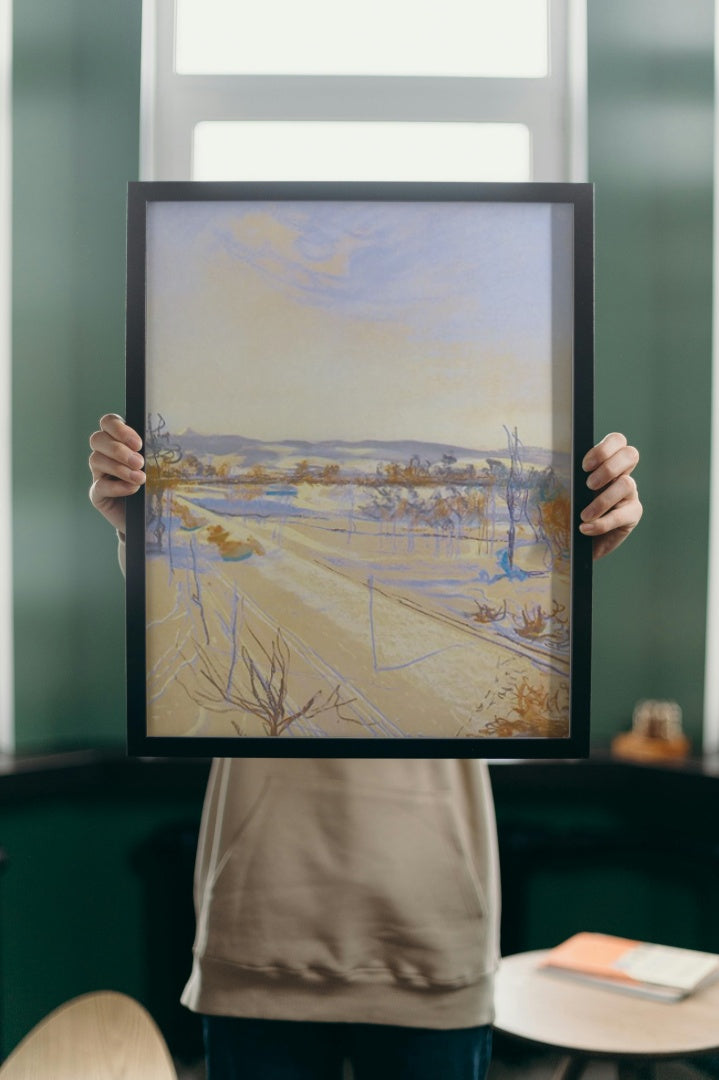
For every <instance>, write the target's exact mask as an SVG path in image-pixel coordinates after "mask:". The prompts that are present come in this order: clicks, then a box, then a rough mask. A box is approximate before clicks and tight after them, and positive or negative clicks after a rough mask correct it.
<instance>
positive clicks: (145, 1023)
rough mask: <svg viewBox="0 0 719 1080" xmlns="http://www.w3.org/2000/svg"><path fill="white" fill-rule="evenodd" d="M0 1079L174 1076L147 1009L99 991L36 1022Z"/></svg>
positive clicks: (168, 1079)
mask: <svg viewBox="0 0 719 1080" xmlns="http://www.w3.org/2000/svg"><path fill="white" fill-rule="evenodd" d="M0 1080H177V1072H176V1071H175V1066H174V1065H173V1062H172V1058H171V1057H170V1053H169V1050H168V1049H167V1044H166V1043H165V1040H164V1039H163V1037H162V1033H161V1032H160V1029H159V1028H158V1026H157V1024H156V1023H155V1021H154V1020H153V1019H152V1017H151V1016H150V1014H149V1013H148V1012H147V1010H146V1009H144V1008H143V1006H142V1005H140V1004H139V1002H137V1001H135V1000H134V999H133V998H131V997H127V996H126V995H125V994H118V993H116V992H114V991H110V990H102V991H98V992H96V993H92V994H83V995H82V996H81V997H77V998H74V999H73V1000H72V1001H68V1002H66V1003H65V1004H64V1005H61V1006H60V1007H59V1008H57V1009H55V1011H54V1012H51V1013H50V1014H49V1016H46V1017H45V1019H44V1020H41V1021H40V1023H39V1024H37V1025H36V1027H34V1028H33V1029H32V1031H30V1032H29V1034H28V1035H26V1036H25V1038H24V1039H23V1040H22V1042H21V1043H19V1044H18V1046H17V1047H16V1048H15V1049H14V1050H13V1052H12V1053H11V1054H10V1056H9V1057H8V1058H7V1059H6V1060H5V1062H4V1063H3V1064H2V1066H0Z"/></svg>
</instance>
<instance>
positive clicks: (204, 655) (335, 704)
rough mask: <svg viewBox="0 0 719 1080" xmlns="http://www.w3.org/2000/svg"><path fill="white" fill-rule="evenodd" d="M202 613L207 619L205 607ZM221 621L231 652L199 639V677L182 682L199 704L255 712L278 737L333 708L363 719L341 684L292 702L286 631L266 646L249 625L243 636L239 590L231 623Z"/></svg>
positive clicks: (236, 725) (353, 719) (234, 723)
mask: <svg viewBox="0 0 719 1080" xmlns="http://www.w3.org/2000/svg"><path fill="white" fill-rule="evenodd" d="M193 599H194V597H193ZM202 618H203V623H204V621H205V618H204V612H203V615H202ZM222 627H223V631H224V633H225V635H226V637H227V638H229V640H230V643H231V650H230V655H229V658H228V657H227V655H226V654H222V653H218V652H216V651H214V650H213V649H212V648H211V647H210V644H209V642H208V643H207V644H205V645H202V644H200V642H198V641H197V640H196V641H195V642H194V647H195V650H196V654H197V658H198V661H199V663H198V666H197V683H196V684H195V685H194V686H192V687H188V686H187V685H185V684H184V683H183V685H184V688H185V690H186V692H187V693H188V694H189V696H190V697H191V698H192V700H193V701H194V702H195V703H196V704H197V705H201V706H203V707H204V708H207V709H210V710H211V711H213V712H240V713H243V714H249V715H250V716H254V717H256V718H257V719H258V720H260V721H261V723H262V727H263V729H264V732H265V735H269V736H274V737H278V736H280V735H283V734H284V733H285V732H286V731H287V730H288V729H289V728H290V727H291V726H292V725H293V724H294V723H295V722H296V721H298V720H313V719H314V718H315V717H317V716H320V715H321V714H322V713H328V712H334V713H335V714H336V716H337V719H338V720H344V721H347V722H349V723H360V721H359V720H358V719H357V718H356V717H353V716H348V715H346V714H345V713H343V712H342V710H343V708H344V707H345V706H347V705H350V704H351V703H352V701H353V700H354V699H353V698H351V699H346V700H345V699H343V698H342V696H341V693H340V687H339V685H338V686H336V687H335V688H334V689H333V690H331V691H330V692H327V691H325V690H322V689H320V690H318V691H316V693H314V694H313V695H312V696H311V697H310V698H308V699H307V700H306V701H305V702H304V704H302V705H300V706H299V707H297V708H293V707H292V706H291V704H290V702H289V689H288V679H289V671H290V650H289V647H288V645H287V642H286V641H285V638H284V636H283V634H282V631H281V630H280V629H278V630H277V632H276V633H275V636H274V638H273V639H272V642H271V644H270V645H269V646H267V645H265V644H264V643H263V642H262V641H261V640H260V638H259V637H258V636H257V634H255V633H254V631H253V630H252V629H250V627H248V626H247V625H245V626H244V628H243V636H244V638H245V640H244V641H242V640H240V632H239V626H238V602H237V596H235V604H234V608H233V614H232V619H231V623H230V624H226V623H224V621H223V623H222ZM245 642H247V644H246V643H245ZM232 726H233V727H234V728H235V731H236V732H237V734H238V735H243V734H244V731H243V730H242V728H241V726H240V724H239V722H238V721H236V720H232Z"/></svg>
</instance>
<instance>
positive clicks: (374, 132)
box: [192, 121, 531, 182]
mask: <svg viewBox="0 0 719 1080" xmlns="http://www.w3.org/2000/svg"><path fill="white" fill-rule="evenodd" d="M193 149H194V153H193V170H192V174H193V179H194V180H428V181H434V182H437V181H477V180H516V181H522V180H529V179H531V166H530V140H529V130H528V128H526V127H525V126H524V125H523V124H436V123H435V124H430V123H414V124H408V123H362V122H353V123H334V122H333V123H329V122H319V121H313V122H283V121H269V122H265V121H211V122H210V121H207V122H205V123H201V124H198V125H197V127H196V128H195V136H194V148H193Z"/></svg>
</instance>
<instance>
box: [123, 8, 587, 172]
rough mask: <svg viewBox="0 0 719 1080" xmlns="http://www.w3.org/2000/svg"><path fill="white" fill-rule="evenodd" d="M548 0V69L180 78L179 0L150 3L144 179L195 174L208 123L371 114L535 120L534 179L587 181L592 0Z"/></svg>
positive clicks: (367, 117) (381, 117)
mask: <svg viewBox="0 0 719 1080" xmlns="http://www.w3.org/2000/svg"><path fill="white" fill-rule="evenodd" d="M548 3H549V26H550V40H549V74H548V75H547V76H546V77H545V78H540V79H538V78H527V79H525V78H503V79H496V78H441V77H427V78H425V77H413V78H397V77H394V78H393V77H379V76H310V75H304V76H281V75H266V76H257V75H178V74H176V73H175V71H174V55H173V54H174V19H175V3H174V0H144V4H143V28H142V38H143V48H142V95H141V101H142V105H141V142H140V176H141V178H142V179H143V180H189V179H191V177H192V145H193V132H194V128H195V125H196V124H198V123H200V122H202V121H206V120H210V121H213V120H214V121H221V120H269V121H272V120H334V121H359V120H364V121H380V122H382V121H384V122H387V121H409V122H413V121H417V122H430V123H431V122H436V123H443V122H445V123H446V122H466V123H520V124H526V125H527V127H528V128H529V130H530V135H531V142H532V179H533V180H547V181H561V180H584V179H586V137H585V132H586V124H585V116H586V0H548ZM277 179H281V178H280V177H278V178H277ZM418 179H422V178H421V177H418Z"/></svg>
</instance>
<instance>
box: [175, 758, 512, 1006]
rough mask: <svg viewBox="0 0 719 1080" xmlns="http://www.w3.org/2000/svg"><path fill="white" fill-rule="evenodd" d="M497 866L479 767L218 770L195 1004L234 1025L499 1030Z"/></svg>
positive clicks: (231, 766)
mask: <svg viewBox="0 0 719 1080" xmlns="http://www.w3.org/2000/svg"><path fill="white" fill-rule="evenodd" d="M497 865H498V864H497V853H496V831H495V824H494V811H493V806H492V798H491V791H490V786H489V779H488V774H487V770H486V766H485V765H484V763H482V762H476V761H457V760H448V761H442V760H437V761H435V760H359V759H357V760H344V759H342V760H335V759H329V758H323V759H286V758H273V759H266V758H262V759H257V758H256V759H252V758H248V759H242V758H234V759H224V760H218V761H215V762H214V763H213V767H212V772H211V775H210V780H209V785H208V790H207V796H206V799H205V807H204V814H203V821H202V829H201V835H200V842H199V847H198V853H197V863H196V873H195V905H196V912H197V934H196V939H195V947H194V964H193V970H192V975H191V977H190V980H189V982H188V984H187V986H186V988H185V992H184V994H183V999H182V1000H183V1002H184V1003H185V1004H186V1005H188V1006H189V1007H190V1008H191V1009H194V1010H196V1011H198V1012H205V1013H212V1014H219V1015H229V1016H251V1017H264V1018H270V1019H293V1020H323V1021H329V1020H334V1021H355V1022H361V1023H384V1024H400V1025H407V1026H412V1027H432V1028H454V1027H470V1026H473V1025H475V1024H484V1023H489V1022H491V1020H492V982H493V973H494V969H495V966H496V963H497V957H498V923H499V890H498V871H497Z"/></svg>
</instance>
